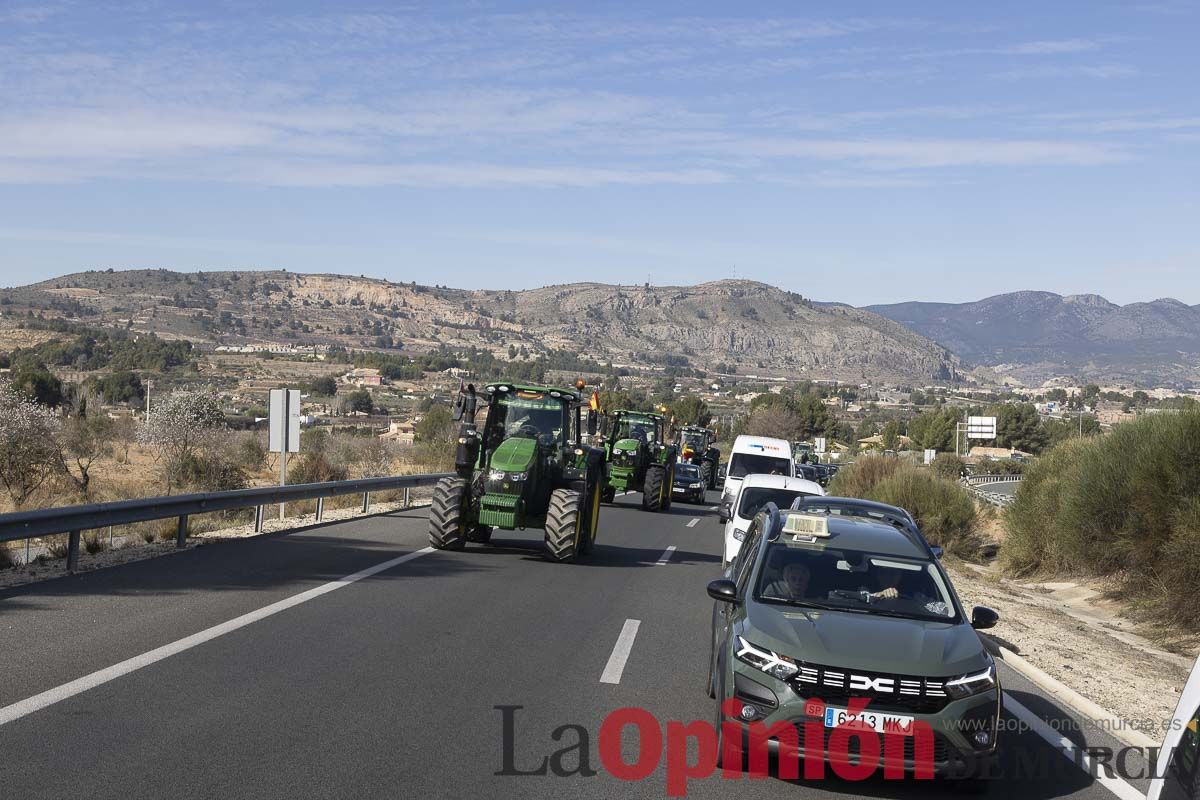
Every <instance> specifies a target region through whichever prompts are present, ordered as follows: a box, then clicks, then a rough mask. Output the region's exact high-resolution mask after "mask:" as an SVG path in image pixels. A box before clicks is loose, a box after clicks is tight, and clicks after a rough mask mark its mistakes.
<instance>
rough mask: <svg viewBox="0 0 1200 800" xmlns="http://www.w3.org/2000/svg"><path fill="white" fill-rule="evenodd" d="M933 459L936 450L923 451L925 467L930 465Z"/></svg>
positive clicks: (935, 456) (935, 455)
mask: <svg viewBox="0 0 1200 800" xmlns="http://www.w3.org/2000/svg"><path fill="white" fill-rule="evenodd" d="M935 458H937V450H926V451H925V465H926V466H928V465H930V464H932V463H933V460H934V459H935Z"/></svg>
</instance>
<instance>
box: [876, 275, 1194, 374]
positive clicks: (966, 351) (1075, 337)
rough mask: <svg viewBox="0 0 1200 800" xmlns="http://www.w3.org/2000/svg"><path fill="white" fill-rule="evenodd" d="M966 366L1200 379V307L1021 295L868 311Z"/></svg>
mask: <svg viewBox="0 0 1200 800" xmlns="http://www.w3.org/2000/svg"><path fill="white" fill-rule="evenodd" d="M866 310H868V311H872V312H874V313H877V314H881V315H883V316H885V317H888V318H889V319H892V320H895V321H896V322H899V323H900V324H902V325H904V326H906V327H908V328H911V329H912V330H913V331H916V332H917V333H920V334H921V335H923V336H927V337H929V338H930V339H933V340H934V341H936V342H938V343H940V344H942V345H944V346H946V347H947V348H949V349H950V350H952V351H954V352H955V353H957V354H958V355H959V356H961V357H962V358H963V360H964V361H967V362H970V363H973V364H980V365H988V366H995V365H1008V366H1010V367H1012V368H1013V371H1015V372H1021V373H1024V374H1025V375H1026V376H1028V377H1040V376H1049V375H1054V374H1072V373H1074V374H1086V375H1087V376H1088V377H1089V378H1090V379H1092V380H1101V379H1106V378H1107V379H1113V380H1125V381H1140V382H1147V383H1188V382H1192V381H1196V380H1200V306H1189V305H1187V304H1185V303H1181V302H1180V301H1178V300H1173V299H1169V298H1168V299H1162V300H1154V301H1152V302H1149V303H1130V304H1129V305H1125V306H1119V305H1116V304H1114V303H1110V302H1109V301H1108V300H1105V299H1104V298H1103V297H1100V296H1099V295H1094V294H1083V295H1067V296H1063V295H1058V294H1053V293H1051V292H1013V293H1010V294H1001V295H996V296H994V297H989V298H986V299H984V300H980V301H978V302H974V303H920V302H915V303H896V304H892V305H878V306H867V309H866Z"/></svg>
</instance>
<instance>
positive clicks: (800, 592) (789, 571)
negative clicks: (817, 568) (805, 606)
mask: <svg viewBox="0 0 1200 800" xmlns="http://www.w3.org/2000/svg"><path fill="white" fill-rule="evenodd" d="M811 577H812V573H810V572H809V569H808V566H807V565H805V564H803V563H801V562H799V561H793V562H791V563H789V564H788V565H787V566H785V567H784V568H783V574H782V575H781V576H780V577H779V578H776V579H775V580H774V581H772V582H771V584H770V585H769V586H768V587H767V592H766V593H767V594H768V595H770V596H772V597H784V598H788V599H791V600H804V599H805V598H806V597H807V596H808V581H809V578H811Z"/></svg>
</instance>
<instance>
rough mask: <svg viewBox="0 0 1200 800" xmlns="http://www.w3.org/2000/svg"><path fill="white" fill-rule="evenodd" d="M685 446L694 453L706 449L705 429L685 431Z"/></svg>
mask: <svg viewBox="0 0 1200 800" xmlns="http://www.w3.org/2000/svg"><path fill="white" fill-rule="evenodd" d="M683 446H684V447H685V448H686V449H688V450H691V451H692V452H694V453H698V452H700V451H701V450H703V449H704V431H684V432H683Z"/></svg>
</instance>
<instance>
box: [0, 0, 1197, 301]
mask: <svg viewBox="0 0 1200 800" xmlns="http://www.w3.org/2000/svg"><path fill="white" fill-rule="evenodd" d="M1198 31H1200V3H1196V2H1178V1H1177V0H1162V1H1161V2H1154V1H1147V2H1138V1H1137V0H1112V2H1104V1H1103V0H1095V1H1094V2H1093V1H1091V0H1089V2H1066V1H1063V2H1053V3H1045V2H1029V3H1020V2H1013V3H991V4H983V3H961V2H949V1H947V2H906V3H899V2H874V3H872V2H848V1H843V2H829V3H817V2H796V1H795V0H793V2H777V3H750V2H746V3H705V2H702V1H701V0H690V1H689V2H644V0H643V2H638V3H605V4H599V3H578V4H572V3H557V4H530V3H495V2H487V1H486V0H484V1H482V2H467V3H460V2H457V1H456V0H442V1H440V2H429V3H413V4H402V3H376V4H358V3H355V2H353V0H350V1H349V2H336V3H335V2H329V3H316V2H305V1H304V0H293V1H292V2H265V1H259V0H238V1H237V2H202V1H201V0H196V1H194V2H186V3H184V2H180V3H165V2H154V0H135V1H134V2H124V3H108V2H104V0H87V1H86V2H84V1H81V2H70V0H65V1H64V2H52V3H47V4H36V3H35V4H27V3H25V2H23V1H22V0H0V285H9V286H11V285H22V284H26V283H30V282H34V281H37V280H43V279H46V278H51V277H55V276H58V275H61V274H65V273H69V272H75V271H80V270H86V269H104V268H108V267H113V268H118V269H120V268H144V267H164V268H169V269H178V270H216V269H277V268H284V269H288V270H291V271H295V272H337V273H346V274H354V275H359V274H361V275H367V276H374V277H380V278H388V279H391V280H396V281H410V280H415V281H417V282H419V283H428V284H444V285H450V286H458V287H464V288H524V287H532V286H540V285H545V284H551V283H566V282H573V281H586V280H596V281H605V282H620V283H627V284H628V283H639V284H640V283H642V282H645V281H649V282H651V283H654V284H674V285H678V284H694V283H700V282H704V281H710V280H720V279H723V278H731V277H737V278H747V279H754V280H761V281H765V282H768V283H772V284H775V285H778V286H782V287H784V288H787V289H790V290H793V291H797V292H800V293H801V294H803V295H805V296H808V297H812V298H816V299H820V300H831V301H841V302H847V303H853V304H855V305H865V304H869V303H887V302H897V301H903V300H938V301H966V300H974V299H978V298H981V297H985V296H989V295H993V294H998V293H1001V292H1006V291H1015V290H1021V289H1037V290H1046V291H1056V292H1060V293H1064V294H1070V293H1084V292H1089V293H1090V292H1094V293H1099V294H1103V295H1104V296H1106V297H1108V298H1109V299H1110V300H1113V301H1114V302H1118V303H1128V302H1133V301H1141V300H1150V299H1154V298H1158V297H1175V298H1178V299H1180V300H1182V301H1184V302H1186V303H1189V304H1200V90H1198V89H1197V85H1196V76H1197V75H1198V74H1200V48H1197V47H1196V46H1195V41H1196V34H1197V32H1198Z"/></svg>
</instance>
